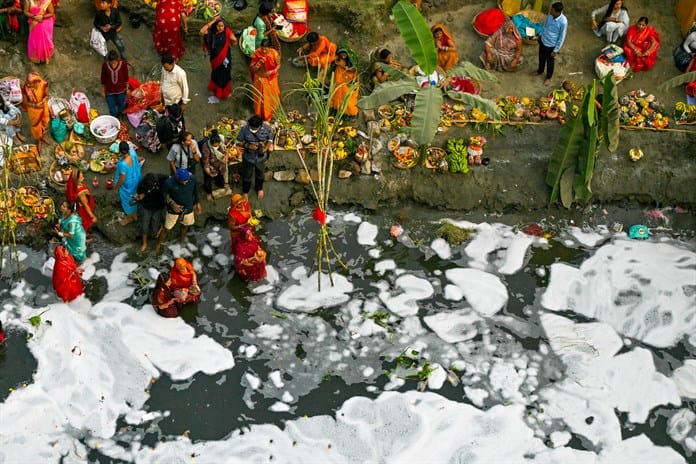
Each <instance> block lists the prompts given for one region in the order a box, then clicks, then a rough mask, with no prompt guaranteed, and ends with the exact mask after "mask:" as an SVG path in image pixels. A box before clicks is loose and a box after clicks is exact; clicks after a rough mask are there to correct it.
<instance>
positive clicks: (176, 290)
mask: <svg viewBox="0 0 696 464" xmlns="http://www.w3.org/2000/svg"><path fill="white" fill-rule="evenodd" d="M167 287H169V289H170V290H171V292H172V295H173V296H174V299H175V300H176V302H177V303H178V304H180V305H185V304H187V303H195V302H196V301H198V298H199V297H200V295H201V289H200V287H198V276H197V275H196V270H195V269H194V268H193V264H191V263H190V262H189V261H186V260H185V259H184V258H176V260H175V261H174V266H172V269H171V270H170V271H169V280H168V281H167Z"/></svg>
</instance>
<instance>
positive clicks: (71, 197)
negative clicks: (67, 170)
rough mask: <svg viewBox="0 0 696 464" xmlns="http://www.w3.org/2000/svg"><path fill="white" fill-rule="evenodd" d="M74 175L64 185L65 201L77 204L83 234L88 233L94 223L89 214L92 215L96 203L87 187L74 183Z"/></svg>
mask: <svg viewBox="0 0 696 464" xmlns="http://www.w3.org/2000/svg"><path fill="white" fill-rule="evenodd" d="M75 174H76V173H74V174H73V175H72V176H70V177H68V182H67V184H66V185H65V199H66V200H68V201H69V202H71V203H76V204H77V214H78V215H79V216H80V218H81V219H82V228H83V229H85V232H89V229H90V227H92V224H93V223H94V219H92V216H91V215H90V214H89V212H90V211H92V214H94V211H95V209H96V207H97V201H96V200H95V199H94V196H92V192H90V190H89V187H87V186H86V185H85V184H83V183H79V184H78V183H76V181H75ZM83 199H84V200H83ZM85 203H87V206H85ZM88 208H89V209H88Z"/></svg>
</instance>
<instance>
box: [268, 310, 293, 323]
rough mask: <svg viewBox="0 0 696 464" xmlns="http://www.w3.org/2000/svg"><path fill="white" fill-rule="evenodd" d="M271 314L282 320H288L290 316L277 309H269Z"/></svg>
mask: <svg viewBox="0 0 696 464" xmlns="http://www.w3.org/2000/svg"><path fill="white" fill-rule="evenodd" d="M271 316H273V317H277V318H278V319H283V320H284V321H289V320H290V318H289V317H288V316H286V315H285V314H283V313H279V312H278V311H271Z"/></svg>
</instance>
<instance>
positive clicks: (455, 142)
mask: <svg viewBox="0 0 696 464" xmlns="http://www.w3.org/2000/svg"><path fill="white" fill-rule="evenodd" d="M467 146H468V143H467V140H465V139H463V138H458V139H455V138H450V139H448V140H447V163H448V165H449V170H450V172H461V173H462V174H466V173H467V172H469V164H468V162H467V155H468V154H467V151H466V148H467Z"/></svg>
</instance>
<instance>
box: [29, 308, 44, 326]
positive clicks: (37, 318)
mask: <svg viewBox="0 0 696 464" xmlns="http://www.w3.org/2000/svg"><path fill="white" fill-rule="evenodd" d="M46 311H48V309H47V310H46ZM46 311H41V312H40V313H39V314H37V315H36V316H31V317H30V318H29V323H30V324H31V326H32V327H38V326H39V325H40V324H41V315H42V314H43V313H45V312H46Z"/></svg>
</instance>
